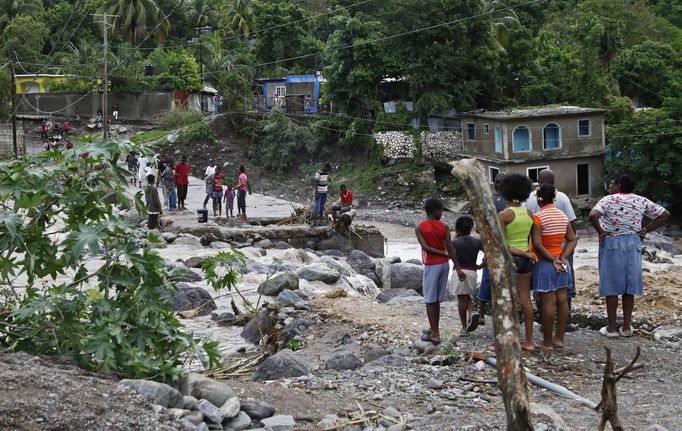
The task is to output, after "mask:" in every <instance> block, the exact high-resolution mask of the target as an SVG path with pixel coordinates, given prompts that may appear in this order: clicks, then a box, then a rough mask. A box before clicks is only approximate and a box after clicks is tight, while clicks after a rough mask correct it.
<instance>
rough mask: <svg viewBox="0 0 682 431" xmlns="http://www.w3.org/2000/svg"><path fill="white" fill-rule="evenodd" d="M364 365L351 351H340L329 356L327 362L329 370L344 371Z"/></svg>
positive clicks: (326, 366) (326, 365)
mask: <svg viewBox="0 0 682 431" xmlns="http://www.w3.org/2000/svg"><path fill="white" fill-rule="evenodd" d="M360 367H362V360H360V358H358V357H357V356H355V355H354V354H352V353H351V352H340V353H337V354H335V355H334V356H332V357H331V358H329V359H328V360H327V362H326V364H325V368H326V369H328V370H336V371H344V370H355V369H357V368H360Z"/></svg>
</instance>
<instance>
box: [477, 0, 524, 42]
mask: <svg viewBox="0 0 682 431" xmlns="http://www.w3.org/2000/svg"><path fill="white" fill-rule="evenodd" d="M481 7H482V9H483V11H482V13H483V14H487V15H489V16H490V19H491V22H490V35H491V39H492V42H493V45H494V46H495V48H496V49H497V50H498V51H500V52H505V51H506V49H505V47H504V46H505V45H506V42H507V34H508V32H509V30H510V29H511V28H512V27H513V26H515V25H518V24H519V17H518V16H517V15H516V12H514V10H513V9H508V8H507V6H506V5H505V4H504V2H503V1H501V0H481Z"/></svg>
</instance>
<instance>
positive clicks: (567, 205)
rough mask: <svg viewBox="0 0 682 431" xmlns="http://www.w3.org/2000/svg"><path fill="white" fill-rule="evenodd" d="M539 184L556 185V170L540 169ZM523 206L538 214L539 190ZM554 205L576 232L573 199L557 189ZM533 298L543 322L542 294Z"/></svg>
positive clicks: (570, 289) (572, 293) (570, 262)
mask: <svg viewBox="0 0 682 431" xmlns="http://www.w3.org/2000/svg"><path fill="white" fill-rule="evenodd" d="M538 184H540V186H542V185H543V184H549V185H552V186H553V185H554V172H552V171H550V170H549V169H543V170H541V171H540V173H539V174H538ZM523 206H524V207H526V208H528V209H529V210H530V212H531V213H533V214H537V213H539V212H540V208H541V207H540V205H539V204H538V202H537V190H533V191H532V192H531V194H530V196H529V197H528V200H526V202H524V203H523ZM554 207H555V208H556V209H558V210H560V211H561V212H563V213H564V214H565V215H566V217H567V218H568V222H569V223H570V225H571V228H572V229H573V231H574V232H575V230H576V226H575V223H576V219H577V218H576V216H575V211H574V210H573V204H571V200H570V199H569V198H568V196H566V193H564V192H562V191H559V190H557V191H556V200H555V201H554ZM568 265H570V267H571V269H573V253H571V254H570V255H569V256H568ZM570 273H571V285H570V286H568V291H567V292H568V297H567V301H568V320H567V321H566V325H568V324H569V323H570V320H571V300H572V298H575V293H576V291H575V273H574V272H573V271H570ZM533 299H534V300H535V304H536V305H537V307H538V315H539V316H540V323H542V316H543V312H542V301H541V300H540V295H539V293H538V292H536V291H535V290H533ZM567 329H568V326H567Z"/></svg>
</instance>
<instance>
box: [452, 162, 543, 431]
mask: <svg viewBox="0 0 682 431" xmlns="http://www.w3.org/2000/svg"><path fill="white" fill-rule="evenodd" d="M451 166H452V175H454V176H455V177H456V178H458V179H459V180H460V183H461V185H462V186H463V187H464V190H465V191H466V193H467V196H468V197H469V202H470V203H471V209H472V212H473V215H474V218H475V219H476V226H477V227H478V232H479V234H480V235H481V240H482V242H483V250H484V251H485V257H486V263H487V264H488V269H489V270H490V282H491V286H492V299H493V300H492V309H493V333H494V336H495V348H496V353H497V357H498V359H499V366H497V381H498V384H499V387H500V391H501V392H502V399H503V400H504V407H505V410H506V412H507V430H509V431H527V430H532V429H533V423H532V420H531V413H530V400H529V398H528V389H527V387H526V375H525V372H524V370H523V364H522V363H521V344H520V343H519V338H518V333H519V323H518V316H517V309H518V306H517V304H518V298H517V292H516V274H515V272H514V271H513V269H512V268H513V267H512V259H511V254H510V253H509V249H508V248H507V246H506V244H505V242H504V235H503V234H502V229H501V228H500V223H499V221H498V219H497V211H496V210H495V206H494V205H493V196H492V193H491V192H490V184H488V181H487V179H486V177H485V174H484V172H483V168H482V167H481V164H480V163H479V162H478V161H477V160H476V159H464V160H460V161H457V162H451Z"/></svg>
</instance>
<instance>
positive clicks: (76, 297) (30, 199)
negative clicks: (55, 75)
mask: <svg viewBox="0 0 682 431" xmlns="http://www.w3.org/2000/svg"><path fill="white" fill-rule="evenodd" d="M130 150H132V147H129V146H127V145H125V144H122V143H119V142H113V141H109V142H96V143H94V144H88V145H77V147H76V148H75V149H73V150H65V151H50V152H43V153H40V154H38V155H36V156H30V157H25V158H23V159H20V160H15V161H12V162H7V163H2V164H0V178H2V180H1V182H0V202H1V209H0V250H2V251H3V254H2V257H0V298H1V300H0V304H2V305H0V314H2V315H3V316H4V319H3V320H2V321H0V339H1V340H2V342H3V343H4V344H5V345H7V346H9V347H10V348H11V349H13V350H22V351H27V352H29V353H32V354H43V355H60V356H65V357H69V358H72V359H73V360H75V361H76V362H78V363H79V364H80V365H82V366H84V367H87V368H90V369H93V370H99V371H105V372H116V373H118V374H121V375H125V376H129V377H132V378H155V379H159V380H176V379H177V378H178V377H179V376H180V373H181V372H182V364H183V363H184V362H185V361H187V360H191V359H193V358H199V359H201V361H202V362H203V363H204V365H205V366H211V365H214V364H216V363H217V360H218V356H219V353H218V351H217V349H216V343H214V342H211V341H208V340H203V341H201V342H200V343H199V342H198V341H197V340H194V339H193V337H192V336H191V335H190V334H188V333H186V332H184V331H183V327H182V324H181V323H180V322H179V321H178V320H177V319H176V318H175V313H174V311H173V309H172V307H171V305H170V303H169V298H170V297H171V296H172V295H173V292H174V290H175V287H174V285H173V284H171V283H169V282H168V276H169V275H170V274H169V272H168V270H167V269H166V267H165V265H164V262H163V260H162V259H161V257H160V256H159V255H158V254H157V253H155V252H154V251H152V250H150V249H149V247H148V244H149V243H158V242H160V240H159V238H158V237H157V236H156V235H154V234H152V233H149V232H148V231H147V230H144V229H140V228H138V227H137V226H135V225H134V224H132V223H130V222H129V221H128V220H127V219H125V218H124V217H122V216H121V215H119V214H117V213H116V212H115V211H114V208H113V206H112V205H111V204H109V203H106V202H105V201H104V200H103V199H102V196H103V195H104V194H106V193H110V192H113V193H115V194H116V196H117V198H118V200H121V201H123V200H126V197H125V196H124V194H123V192H124V190H125V185H126V172H125V170H124V169H123V167H121V166H119V165H118V164H117V162H118V158H119V154H120V152H128V151H130ZM82 153H87V154H88V156H87V157H79V156H78V155H79V154H82ZM135 201H136V204H137V206H138V207H139V206H140V205H142V203H141V202H140V194H139V193H138V195H137V196H135Z"/></svg>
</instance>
